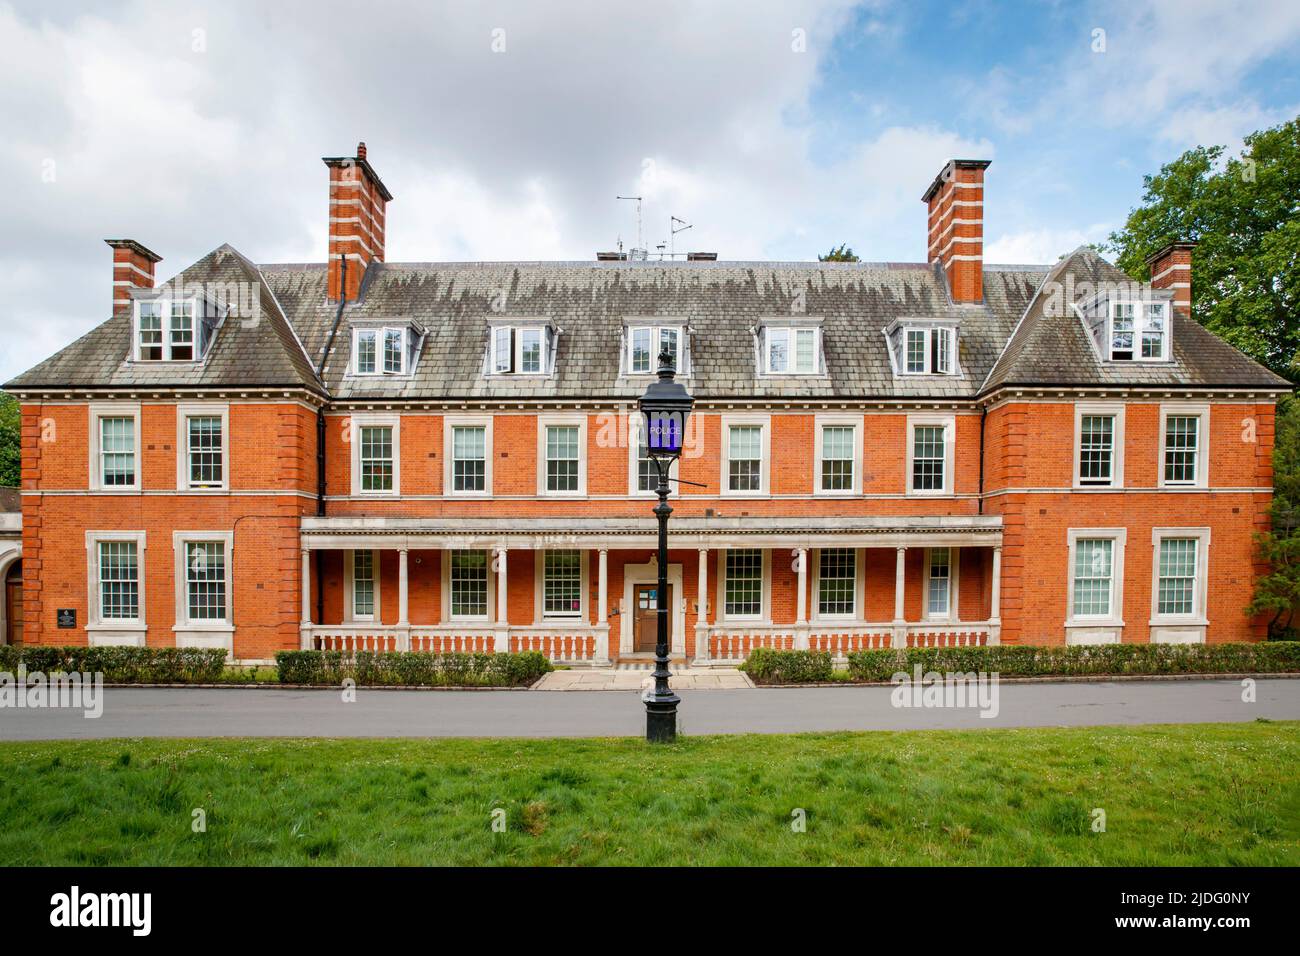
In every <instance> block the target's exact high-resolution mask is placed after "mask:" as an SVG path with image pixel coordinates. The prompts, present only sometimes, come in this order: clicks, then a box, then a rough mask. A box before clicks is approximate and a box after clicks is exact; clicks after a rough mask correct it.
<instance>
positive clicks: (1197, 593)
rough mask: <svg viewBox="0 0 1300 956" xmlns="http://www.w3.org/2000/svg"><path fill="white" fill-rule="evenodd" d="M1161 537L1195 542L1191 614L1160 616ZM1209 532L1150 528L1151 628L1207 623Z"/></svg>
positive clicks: (1206, 529)
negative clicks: (1194, 575) (1194, 574)
mask: <svg viewBox="0 0 1300 956" xmlns="http://www.w3.org/2000/svg"><path fill="white" fill-rule="evenodd" d="M1165 538H1193V539H1195V540H1196V580H1195V583H1194V584H1193V585H1192V602H1193V607H1192V613H1191V614H1161V613H1160V610H1159V609H1160V542H1161V541H1162V540H1164V539H1165ZM1209 572H1210V529H1209V528H1165V527H1160V528H1152V529H1151V621H1150V623H1151V625H1152V626H1155V627H1159V626H1164V625H1169V624H1191V625H1196V626H1200V627H1205V626H1206V625H1208V624H1209V623H1210V622H1209V617H1208V614H1209V611H1208V608H1209V603H1208V601H1209V590H1210V573H1209Z"/></svg>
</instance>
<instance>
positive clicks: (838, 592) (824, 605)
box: [817, 548, 858, 614]
mask: <svg viewBox="0 0 1300 956" xmlns="http://www.w3.org/2000/svg"><path fill="white" fill-rule="evenodd" d="M857 558H858V553H857V551H855V550H854V549H853V548H824V549H822V552H821V557H820V558H819V560H820V561H821V564H820V566H819V568H818V571H817V610H818V613H820V614H852V613H854V611H855V610H856V602H855V601H854V591H855V589H856V587H857V581H858V563H857Z"/></svg>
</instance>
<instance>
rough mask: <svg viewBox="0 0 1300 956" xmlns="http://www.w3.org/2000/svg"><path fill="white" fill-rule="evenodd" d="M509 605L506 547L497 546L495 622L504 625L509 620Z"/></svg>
mask: <svg viewBox="0 0 1300 956" xmlns="http://www.w3.org/2000/svg"><path fill="white" fill-rule="evenodd" d="M508 607H509V605H508V604H507V602H506V549H505V548H497V623H498V624H501V625H504V624H507V623H508V621H509V616H510V615H509V612H508V611H507V608H508Z"/></svg>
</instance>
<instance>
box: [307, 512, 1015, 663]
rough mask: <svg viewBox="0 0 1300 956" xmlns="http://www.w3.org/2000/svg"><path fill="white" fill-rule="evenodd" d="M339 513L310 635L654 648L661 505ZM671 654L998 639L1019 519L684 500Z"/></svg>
mask: <svg viewBox="0 0 1300 956" xmlns="http://www.w3.org/2000/svg"><path fill="white" fill-rule="evenodd" d="M513 524H515V522H512V521H509V520H505V519H494V518H491V519H490V518H469V519H445V518H438V519H408V518H398V519H393V518H365V517H342V516H340V517H326V518H314V517H312V518H304V519H303V522H302V532H301V544H302V584H303V587H302V620H301V627H300V635H301V647H303V648H304V649H307V648H314V649H334V650H343V651H357V650H375V651H392V650H417V651H434V652H457V651H460V652H492V651H496V652H507V653H518V652H522V651H540V652H541V653H543V654H545V655H546V656H547V657H548V658H549V659H550V660H552V661H553V662H555V663H562V664H568V665H578V666H607V665H609V664H610V663H612V662H614V661H619V660H627V659H633V660H636V659H643V658H646V657H648V656H650V654H651V653H652V651H653V645H654V614H655V611H654V609H655V607H656V603H657V578H658V567H657V563H656V555H655V545H656V541H655V529H654V525H653V523H652V522H651V521H635V520H631V519H624V518H620V519H608V520H606V519H596V518H575V519H565V520H562V521H561V520H556V519H540V520H539V519H533V520H530V521H529V522H528V525H527V528H526V529H518V528H512V527H511V525H513ZM670 542H671V544H672V548H671V549H670V551H669V567H668V581H669V602H670V608H671V627H670V633H671V656H672V657H673V658H674V659H677V660H680V661H689V662H690V663H691V664H693V665H695V666H700V665H712V664H717V665H723V666H734V665H735V664H737V663H739V662H740V661H743V660H744V659H745V658H746V657H747V656H748V655H749V654H750V653H751V652H752V651H753V650H754V649H756V648H759V647H769V648H778V649H801V648H811V649H817V650H825V651H829V652H831V653H832V654H833V655H834V656H835V657H836V658H837V659H840V660H843V659H844V657H845V656H846V655H847V654H848V653H850V652H852V651H857V650H865V649H873V648H886V647H908V646H954V645H984V644H995V643H997V642H998V637H999V630H1000V624H1001V621H1000V616H999V610H1000V609H999V603H1000V593H999V592H1000V576H1001V545H1002V530H1001V523H1000V519H999V518H997V517H986V516H979V517H976V516H960V517H951V516H943V517H924V518H921V517H904V518H898V517H870V518H832V519H826V518H809V519H789V518H772V519H764V520H762V521H755V520H753V519H748V518H747V519H736V518H718V517H694V516H684V517H680V518H678V517H674V519H673V522H672V527H671V529H670Z"/></svg>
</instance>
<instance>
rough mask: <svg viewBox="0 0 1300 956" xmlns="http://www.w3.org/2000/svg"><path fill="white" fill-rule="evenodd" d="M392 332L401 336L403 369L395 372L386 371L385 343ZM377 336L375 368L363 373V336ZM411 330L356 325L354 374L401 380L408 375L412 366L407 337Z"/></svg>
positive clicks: (388, 326)
mask: <svg viewBox="0 0 1300 956" xmlns="http://www.w3.org/2000/svg"><path fill="white" fill-rule="evenodd" d="M390 332H396V333H397V334H398V335H399V336H401V344H400V346H399V348H400V349H401V360H402V364H401V368H400V369H399V370H398V371H395V372H389V371H386V370H385V369H384V343H385V342H386V341H387V339H388V334H389V333H390ZM371 334H373V335H374V336H375V368H374V370H373V371H370V372H363V371H361V366H360V358H361V353H360V349H359V345H360V342H361V336H362V335H371ZM409 334H410V329H409V328H408V327H407V326H404V325H354V326H353V327H352V363H351V364H352V374H353V375H357V376H360V377H361V378H401V377H402V376H404V375H406V374H408V371H409V369H408V366H409V364H410V345H409V343H408V342H407V336H408V335H409Z"/></svg>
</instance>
